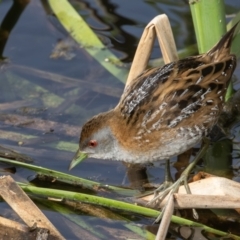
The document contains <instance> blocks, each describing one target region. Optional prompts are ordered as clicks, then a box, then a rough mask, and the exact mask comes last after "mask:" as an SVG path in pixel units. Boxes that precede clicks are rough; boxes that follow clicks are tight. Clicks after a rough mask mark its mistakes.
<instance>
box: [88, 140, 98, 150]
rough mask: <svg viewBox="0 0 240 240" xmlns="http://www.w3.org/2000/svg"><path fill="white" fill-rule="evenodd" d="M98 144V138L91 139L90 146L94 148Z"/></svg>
mask: <svg viewBox="0 0 240 240" xmlns="http://www.w3.org/2000/svg"><path fill="white" fill-rule="evenodd" d="M97 144H98V143H97V141H96V140H90V141H89V143H88V146H89V147H92V148H94V147H96V146H97Z"/></svg>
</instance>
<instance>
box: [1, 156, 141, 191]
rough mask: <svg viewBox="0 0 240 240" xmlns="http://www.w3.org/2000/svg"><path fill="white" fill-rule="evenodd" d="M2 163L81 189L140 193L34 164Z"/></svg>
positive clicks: (7, 160) (7, 161) (9, 161)
mask: <svg viewBox="0 0 240 240" xmlns="http://www.w3.org/2000/svg"><path fill="white" fill-rule="evenodd" d="M0 162H5V163H9V164H13V165H15V166H19V167H23V168H26V169H29V170H32V171H34V172H36V173H38V174H39V175H44V176H47V177H52V178H54V179H56V180H57V181H59V182H63V183H67V184H72V185H74V186H81V187H84V188H87V189H91V190H94V191H95V190H96V189H97V188H103V189H108V190H111V191H114V192H116V193H118V194H121V195H126V196H134V195H136V194H137V193H139V191H136V190H131V189H124V188H118V187H114V186H110V185H103V184H101V183H98V182H94V181H90V180H87V179H84V178H79V177H76V176H72V175H70V174H66V173H62V172H58V171H54V170H51V169H48V168H43V167H39V166H36V165H32V164H27V163H22V162H18V161H13V160H9V159H5V158H0Z"/></svg>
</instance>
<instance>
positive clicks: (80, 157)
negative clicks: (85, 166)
mask: <svg viewBox="0 0 240 240" xmlns="http://www.w3.org/2000/svg"><path fill="white" fill-rule="evenodd" d="M87 157H88V155H87V153H85V152H81V151H80V150H79V149H78V150H77V152H76V154H75V156H74V157H73V160H72V161H71V163H70V165H69V168H68V170H71V169H72V168H74V167H75V166H76V165H78V164H79V163H80V162H81V161H83V160H84V159H86V158H87Z"/></svg>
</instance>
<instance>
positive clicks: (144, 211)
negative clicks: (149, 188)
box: [18, 183, 240, 240]
mask: <svg viewBox="0 0 240 240" xmlns="http://www.w3.org/2000/svg"><path fill="white" fill-rule="evenodd" d="M18 184H19V185H20V187H21V188H22V189H23V190H24V191H25V192H27V193H30V194H37V195H40V196H45V197H52V198H59V199H62V200H63V199H68V200H73V201H80V202H84V203H91V204H96V205H100V206H104V207H108V208H114V209H118V210H121V211H127V212H132V213H137V214H141V215H143V216H146V217H152V218H157V217H158V216H159V214H160V212H159V211H157V210H153V209H149V208H146V207H142V206H137V205H134V204H131V203H126V202H122V201H117V200H113V199H109V198H103V197H98V196H92V195H88V194H83V193H76V192H70V191H63V190H57V189H47V188H39V187H34V186H29V185H26V184H22V183H18ZM171 221H172V222H173V223H176V224H181V225H186V226H189V227H198V228H201V229H202V230H205V231H207V232H209V233H214V234H217V235H220V236H227V237H229V238H232V239H237V240H240V237H239V236H236V235H233V234H229V233H226V232H223V231H220V230H217V229H213V228H211V227H208V226H206V225H203V224H201V223H197V222H194V221H191V220H187V219H183V218H180V217H177V216H174V215H173V216H172V217H171Z"/></svg>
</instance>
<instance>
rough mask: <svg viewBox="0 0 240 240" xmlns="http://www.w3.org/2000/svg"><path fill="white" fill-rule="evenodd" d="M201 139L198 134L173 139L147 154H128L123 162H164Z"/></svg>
mask: <svg viewBox="0 0 240 240" xmlns="http://www.w3.org/2000/svg"><path fill="white" fill-rule="evenodd" d="M201 139H202V135H200V134H199V135H195V136H193V137H189V136H181V137H180V136H179V137H175V138H174V139H172V140H170V141H169V142H165V143H164V144H162V142H161V143H159V145H158V146H157V147H154V148H151V149H149V151H147V152H143V151H138V153H134V154H130V155H129V156H126V158H125V161H127V162H130V163H150V162H155V161H158V160H165V159H168V158H171V157H174V156H177V155H179V154H181V153H183V152H185V151H187V150H188V149H190V148H191V147H193V146H195V145H196V144H197V143H199V142H200V141H201ZM133 156H134V157H133Z"/></svg>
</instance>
